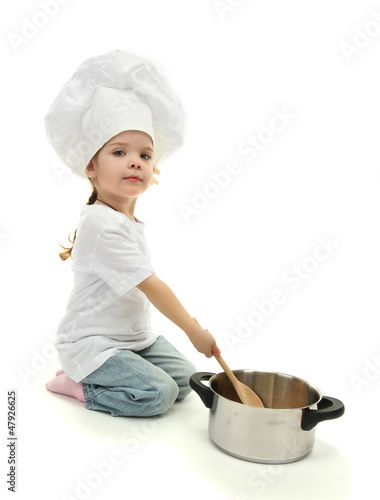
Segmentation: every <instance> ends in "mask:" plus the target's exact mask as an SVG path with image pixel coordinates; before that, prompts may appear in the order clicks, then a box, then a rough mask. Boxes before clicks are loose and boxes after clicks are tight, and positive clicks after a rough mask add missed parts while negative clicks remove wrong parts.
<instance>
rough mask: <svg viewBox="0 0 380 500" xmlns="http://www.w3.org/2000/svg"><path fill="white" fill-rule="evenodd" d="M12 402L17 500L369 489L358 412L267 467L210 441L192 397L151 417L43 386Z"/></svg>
mask: <svg viewBox="0 0 380 500" xmlns="http://www.w3.org/2000/svg"><path fill="white" fill-rule="evenodd" d="M18 399H19V415H20V417H19V419H18V427H17V432H18V435H19V440H18V457H19V459H18V485H19V486H18V493H19V496H18V498H22V499H24V498H25V499H26V498H31V497H34V495H36V496H37V495H38V498H40V499H41V500H44V499H49V500H51V499H59V500H72V499H73V498H74V499H86V498H91V499H98V498H99V499H102V498H133V499H134V500H139V499H150V498H165V499H179V498H180V499H189V500H190V499H191V500H193V499H194V498H208V499H210V500H224V499H233V500H249V499H251V498H252V499H253V498H254V499H260V500H261V499H263V500H264V499H265V500H269V499H273V500H278V499H281V500H286V499H289V500H290V499H291V500H321V499H323V500H330V499H331V500H348V499H350V498H355V499H356V498H364V497H363V493H364V492H366V491H367V492H368V493H369V492H370V491H371V490H372V491H373V488H374V487H375V486H374V483H375V480H376V471H375V467H376V465H375V463H372V464H371V462H370V463H369V464H367V463H366V456H367V455H366V453H367V452H364V450H363V452H362V453H361V452H359V449H360V443H362V444H365V443H368V439H369V437H370V434H371V432H372V429H371V425H370V424H371V422H368V421H367V424H368V425H367V426H364V425H363V427H361V430H360V432H361V434H360V435H359V434H358V432H359V426H358V422H359V411H357V412H356V411H355V408H350V411H349V412H347V411H346V414H345V415H344V416H343V417H341V418H340V419H337V420H335V421H330V422H323V423H321V424H319V425H318V427H317V439H316V442H315V445H314V449H313V451H312V453H311V454H310V455H309V456H308V457H306V458H305V459H303V460H300V461H299V462H295V463H293V464H286V465H264V464H254V463H250V462H247V461H243V460H239V459H236V458H234V457H231V456H229V455H227V454H225V453H223V452H221V451H220V450H219V449H218V448H216V447H215V446H214V445H213V444H212V443H211V441H210V440H209V438H208V432H207V424H208V410H207V409H206V408H205V407H204V406H203V403H202V402H201V400H200V399H199V397H198V396H197V395H196V394H195V393H192V394H191V395H190V396H189V397H188V398H187V399H186V400H185V401H183V402H182V403H178V404H175V405H174V407H173V408H172V409H171V410H170V411H169V412H168V413H167V414H166V415H164V416H161V417H156V418H147V419H132V418H113V417H111V416H110V415H108V414H106V413H101V412H92V411H88V410H86V409H85V408H84V407H83V405H82V404H81V403H79V402H77V401H76V400H74V399H71V398H67V397H65V396H58V395H55V394H52V393H49V392H48V391H47V390H45V388H44V386H43V380H42V378H39V379H38V381H37V382H36V384H34V385H31V386H30V387H29V388H28V390H23V391H22V393H21V394H19V397H18ZM373 420H374V423H375V418H374V419H373ZM355 422H356V424H355ZM366 429H367V430H366ZM369 449H370V447H368V451H369ZM371 467H373V472H371ZM354 481H355V484H354ZM112 495H114V497H112ZM131 495H132V496H131ZM372 498H374V497H373V496H372Z"/></svg>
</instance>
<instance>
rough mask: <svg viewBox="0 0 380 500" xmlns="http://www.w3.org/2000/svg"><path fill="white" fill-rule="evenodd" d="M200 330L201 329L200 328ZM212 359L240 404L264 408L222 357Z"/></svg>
mask: <svg viewBox="0 0 380 500" xmlns="http://www.w3.org/2000/svg"><path fill="white" fill-rule="evenodd" d="M193 320H194V321H195V322H196V323H197V325H199V326H201V325H200V324H199V323H198V321H197V320H196V319H195V318H193ZM201 328H202V327H201ZM214 358H215V359H216V360H217V362H218V363H219V364H220V366H221V367H222V368H223V370H224V371H225V373H226V375H227V377H228V378H229V379H230V381H231V383H232V385H233V386H234V388H235V391H236V392H237V394H238V396H239V398H240V400H241V402H242V403H243V404H245V405H249V406H258V407H260V408H265V407H264V404H263V402H262V401H261V399H260V398H259V396H258V395H257V394H256V393H255V392H254V391H253V390H252V389H251V388H250V387H248V386H247V385H245V384H243V383H242V382H240V380H238V379H237V378H236V376H235V374H234V373H233V371H232V370H231V369H230V367H229V366H228V365H227V363H226V362H225V361H224V359H223V358H222V356H220V354H219V355H217V354H214Z"/></svg>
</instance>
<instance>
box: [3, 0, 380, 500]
mask: <svg viewBox="0 0 380 500" xmlns="http://www.w3.org/2000/svg"><path fill="white" fill-rule="evenodd" d="M43 5H45V8H44V7H43ZM1 9H2V12H1V19H2V41H1V56H2V57H1V60H2V79H1V81H2V92H1V97H2V99H1V109H2V123H3V126H2V148H1V160H2V161H1V163H2V168H1V188H2V189H1V196H0V203H1V219H0V234H1V237H0V259H1V276H2V278H1V281H2V287H1V288H2V300H1V307H2V313H1V320H2V325H1V333H2V338H3V339H4V340H5V348H3V349H2V359H3V360H2V367H4V371H3V372H2V373H3V374H5V376H6V379H5V380H4V379H3V381H2V385H3V384H4V387H3V390H2V392H1V394H2V400H3V401H2V409H3V413H2V415H3V416H2V419H1V421H2V422H3V424H2V425H3V431H2V451H1V459H2V464H3V467H2V471H3V472H2V478H1V481H2V483H1V489H2V491H6V487H7V485H6V479H5V471H7V470H8V465H7V464H6V461H7V456H8V455H7V448H6V444H7V440H6V438H7V430H6V427H5V426H6V411H7V409H6V391H7V390H11V389H15V390H16V391H17V394H18V415H17V434H18V448H17V453H18V469H17V471H18V493H19V498H23V499H24V498H25V499H26V498H31V497H32V496H33V497H34V496H37V495H38V497H39V498H41V499H45V498H46V499H50V500H51V499H59V500H61V499H65V498H66V499H67V498H93V499H98V498H134V499H137V500H138V499H149V498H167V499H177V498H181V499H182V498H183V499H193V498H199V497H201V498H209V499H210V500H225V499H233V500H248V499H251V498H255V499H279V498H281V499H288V498H289V499H292V500H314V499H315V500H319V499H321V498H323V499H325V500H327V499H334V500H338V499H339V500H340V499H342V500H343V499H344V500H346V499H349V498H354V499H358V498H365V497H367V496H369V495H371V497H374V496H376V493H375V491H377V490H378V483H377V470H378V466H377V465H376V461H377V462H378V456H377V450H378V446H379V433H378V415H377V414H376V410H377V411H378V410H379V403H378V399H379V383H380V370H379V368H380V344H379V339H378V338H379V334H378V332H379V329H378V328H379V319H378V303H379V293H378V284H379V265H378V256H379V250H380V248H379V236H378V211H379V193H378V187H379V132H380V131H379V116H380V104H379V88H380V73H379V57H380V4H379V3H376V2H370V1H364V0H363V1H361V2H354V1H347V0H345V1H343V0H339V1H338V0H336V1H334V2H331V1H326V0H323V1H320V2H317V3H315V2H314V3H312V2H305V1H301V0H297V1H296V0H288V1H287V2H284V1H281V0H276V1H274V0H272V1H268V2H256V1H252V2H249V1H248V0H245V1H244V0H242V1H239V0H235V1H233V0H224V1H222V0H221V1H220V2H218V3H217V2H213V1H212V0H193V1H191V2H190V1H189V2H180V1H175V0H160V1H159V2H158V1H154V0H140V1H139V2H134V1H122V0H107V2H100V1H94V0H81V1H77V2H75V1H74V0H72V1H66V2H57V1H53V0H51V1H49V2H48V1H47V0H46V1H45V2H44V1H40V2H38V1H18V2H13V3H10V2H5V3H3V4H2V7H1ZM44 12H45V13H44ZM46 12H48V13H46ZM376 16H377V17H378V19H379V21H376V20H375V18H376ZM33 26H34V28H33ZM36 26H38V27H36ZM17 37H18V38H17ZM116 48H120V49H123V50H126V51H129V52H132V53H136V54H138V55H140V56H143V57H146V58H148V59H150V60H151V61H152V62H154V63H155V64H156V65H157V66H158V67H159V68H160V69H161V71H162V72H163V73H164V75H165V76H166V78H167V79H168V82H169V83H170V85H171V87H172V88H173V89H174V90H175V91H176V93H177V94H178V95H179V97H180V99H181V102H182V104H183V106H184V109H185V112H186V136H185V144H184V146H183V147H182V148H181V149H180V150H178V152H176V153H175V154H174V155H173V156H172V158H171V159H170V160H168V161H167V162H166V164H164V165H163V166H162V169H161V172H162V173H161V176H160V179H159V180H160V184H159V185H158V186H153V187H152V188H151V189H150V190H149V191H148V192H147V193H146V194H145V195H144V196H143V198H142V199H141V200H140V201H139V203H138V205H137V210H136V216H137V217H139V218H140V219H142V220H144V221H145V222H146V224H147V233H148V237H149V242H150V247H151V253H152V256H153V264H154V267H155V269H156V272H157V274H158V276H160V277H161V278H162V279H163V280H164V281H166V282H167V283H168V284H169V285H170V286H171V287H172V288H173V290H174V291H175V293H176V294H177V295H178V297H179V298H180V300H181V301H182V302H183V304H184V305H185V307H186V308H187V309H188V310H189V312H190V313H191V314H192V315H194V316H195V317H196V318H197V319H198V321H199V322H200V323H201V324H202V325H203V326H204V327H205V328H208V329H209V330H210V331H211V332H212V333H213V334H214V335H215V337H216V338H217V340H218V343H219V346H220V347H221V349H222V351H223V355H224V358H225V360H226V361H227V362H228V363H229V364H230V365H231V367H232V368H233V369H239V368H252V369H253V368H256V369H267V370H273V371H282V372H285V373H290V374H293V375H297V376H300V377H302V378H305V379H306V380H309V381H310V382H312V383H314V384H315V385H317V386H318V387H319V388H320V389H321V391H322V392H323V393H324V394H326V395H330V396H335V397H337V398H339V399H341V400H342V401H344V403H345V406H346V413H345V415H344V416H343V417H342V418H340V419H338V420H333V421H329V422H323V423H321V424H319V425H318V427H317V439H316V443H315V446H314V450H313V452H312V454H311V455H310V456H309V457H307V458H306V459H304V460H302V461H300V462H298V463H294V464H289V465H286V466H277V467H274V466H267V465H260V464H252V463H249V462H245V461H241V460H237V459H235V458H233V457H230V456H228V455H226V454H225V453H222V452H220V451H219V450H218V449H216V448H215V447H214V446H213V445H212V444H211V443H210V442H209V440H208V434H207V422H208V410H207V409H206V408H205V407H204V406H203V404H202V402H201V400H200V399H199V398H198V396H197V395H196V394H195V393H192V394H191V395H190V396H189V398H188V399H187V400H185V401H184V402H183V403H182V404H178V405H175V406H174V407H173V409H172V410H170V412H169V413H168V414H167V415H165V416H164V417H161V418H156V419H145V420H144V419H137V420H133V419H127V418H119V419H117V418H112V417H111V416H109V415H107V414H102V413H97V412H90V411H87V410H85V409H84V408H83V407H82V405H81V404H80V403H78V402H77V401H74V400H72V399H70V398H66V397H63V396H56V395H54V394H51V393H48V391H46V390H45V383H46V381H47V380H48V379H49V378H50V377H52V376H53V375H54V373H55V370H56V369H57V368H59V364H58V360H57V358H56V356H55V355H54V352H53V348H52V339H53V337H54V334H55V330H56V327H57V325H58V322H59V321H60V319H61V317H62V315H63V313H64V310H65V305H66V300H67V297H68V294H69V292H70V290H71V285H72V274H71V269H70V263H69V262H65V263H62V262H61V261H60V260H59V258H58V253H57V252H58V249H59V245H58V243H59V241H62V242H63V241H67V235H68V234H69V233H70V232H71V231H73V230H74V229H75V227H76V224H77V222H78V217H79V209H80V206H81V205H82V204H84V203H85V202H86V201H87V198H88V196H89V193H90V190H89V185H88V184H87V181H82V180H80V179H79V178H76V177H74V176H73V175H72V174H70V173H67V172H66V171H65V170H64V169H62V167H60V166H59V160H58V158H57V156H56V154H55V152H54V150H53V149H52V148H51V146H50V145H49V144H48V143H47V141H46V137H45V130H44V123H43V117H44V115H45V113H46V111H47V109H48V107H49V106H50V104H51V102H52V101H53V99H54V98H55V97H56V95H57V93H58V92H59V90H60V89H61V87H62V85H63V84H64V83H65V82H66V80H67V79H68V78H69V77H70V76H71V75H72V73H73V72H74V70H75V69H76V68H77V66H78V65H79V64H80V63H82V61H83V60H85V59H86V58H88V57H91V56H94V55H98V54H102V53H106V52H109V51H111V50H114V49H116ZM274 110H277V112H283V113H284V112H286V113H287V114H288V115H289V116H290V115H291V116H292V118H291V119H289V123H288V124H286V126H284V127H282V128H283V130H282V131H277V132H275V133H272V136H270V135H268V134H270V132H268V128H267V127H268V126H269V124H270V123H273V122H271V120H272V118H273V117H274V116H275V111H274ZM276 123H277V125H278V124H279V122H276ZM250 136H251V137H254V136H256V137H258V138H259V139H258V140H259V143H260V145H261V146H260V150H259V151H257V154H256V156H255V158H253V159H252V158H250V156H253V153H252V155H248V154H247V153H245V154H244V152H243V150H244V143H245V142H246V141H247V140H248V137H250ZM260 141H261V142H260ZM265 141H266V142H265ZM242 145H243V146H242ZM231 162H234V163H235V164H237V165H238V173H237V174H236V175H234V176H230V179H227V180H226V181H225V185H224V187H219V188H218V187H217V185H216V184H214V185H211V184H210V183H212V182H214V181H212V177H211V175H210V173H214V176H215V175H217V174H218V175H219V176H221V175H222V173H221V172H222V171H226V168H227V165H228V164H230V163H231ZM224 179H226V178H225V177H224ZM200 196H203V198H202V200H203V201H200ZM197 203H198V205H197V206H198V212H197V213H195V212H196V211H195V210H194V207H195V205H194V204H197ZM199 203H203V204H202V206H200V205H199ZM184 206H186V207H187V210H188V209H189V207H190V208H191V207H192V208H193V211H194V213H193V214H192V215H191V216H190V217H188V218H187V219H186V218H185V217H184V215H183V213H184V212H183V210H184ZM321 241H324V242H330V253H327V252H323V251H322V250H321V249H320V248H319V246H320V242H321ZM315 256H318V260H316V259H315ZM322 257H323V258H322ZM293 266H299V269H300V270H301V273H302V278H298V279H296V278H295V274H294V273H295V269H296V268H294V267H293ZM286 277H287V278H288V280H287V279H286ZM290 278H293V281H289V280H290ZM275 290H279V291H280V292H281V297H282V299H283V300H282V303H281V304H275V305H273V306H271V307H270V306H269V305H268V302H265V301H268V299H270V297H271V295H272V294H273V293H280V292H274V291H275ZM255 301H256V302H255ZM260 303H261V304H267V309H266V311H267V313H266V316H265V317H264V316H261V321H260V316H259V315H258V314H259V310H258V306H259V305H260ZM152 317H153V327H154V328H155V330H156V331H157V332H159V333H164V334H165V335H166V336H167V338H168V339H169V340H170V341H172V342H173V343H174V344H175V345H176V346H177V348H179V349H181V350H182V351H183V352H184V353H185V354H186V355H187V356H188V357H189V358H190V359H191V360H192V361H193V362H194V363H195V364H196V365H197V367H198V368H199V370H202V371H203V370H204V371H211V372H219V371H220V368H219V366H218V365H217V363H216V361H215V360H213V359H206V358H205V357H204V356H202V355H200V354H199V353H197V352H196V351H195V349H194V348H193V347H192V345H191V344H190V342H189V341H188V340H187V338H186V336H185V334H183V332H182V331H180V330H179V329H178V328H177V327H175V326H174V325H173V324H171V323H170V322H169V321H168V320H166V319H165V318H164V317H162V316H161V315H160V314H159V313H158V312H157V311H153V312H152ZM252 318H256V321H257V323H256V325H255V327H253V326H249V323H247V321H249V320H251V321H255V320H252ZM257 318H259V319H257ZM244 321H245V322H246V323H245V330H244V331H243V327H242V325H243V322H244ZM259 323H260V324H259ZM243 334H244V336H243ZM243 337H244V338H243ZM102 467H103V468H102ZM100 471H102V472H100ZM86 484H87V486H84V485H86ZM7 494H8V495H10V493H8V492H7Z"/></svg>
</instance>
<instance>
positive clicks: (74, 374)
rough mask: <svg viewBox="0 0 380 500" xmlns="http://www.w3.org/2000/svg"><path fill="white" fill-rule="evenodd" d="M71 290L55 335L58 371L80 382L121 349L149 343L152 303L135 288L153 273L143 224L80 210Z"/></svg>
mask: <svg viewBox="0 0 380 500" xmlns="http://www.w3.org/2000/svg"><path fill="white" fill-rule="evenodd" d="M72 258H73V263H72V270H73V271H74V287H73V290H72V292H71V294H70V297H69V300H68V304H67V309H66V314H65V315H64V317H63V318H62V320H61V322H60V324H59V326H58V332H57V340H56V347H57V351H58V357H59V359H60V362H61V364H62V368H63V369H64V370H65V372H66V374H67V375H68V376H69V377H70V378H71V379H73V380H75V382H79V381H80V380H82V379H83V378H85V377H86V376H87V375H89V374H90V373H92V372H93V371H94V370H96V369H97V368H99V366H101V365H102V364H103V363H104V362H105V361H106V360H107V359H108V358H109V357H110V356H112V355H113V354H115V353H116V352H117V351H119V350H120V349H132V350H134V351H139V350H141V349H145V348H146V347H148V346H150V345H151V344H153V342H154V341H155V340H156V339H157V335H156V334H155V333H153V332H152V330H151V327H150V302H149V300H148V299H147V298H146V296H145V294H144V293H142V292H141V291H140V290H139V289H138V288H136V285H138V284H139V283H141V282H142V281H144V280H145V279H147V278H149V276H151V275H152V274H153V273H154V270H153V268H152V265H151V262H150V255H149V250H148V247H147V244H146V241H145V236H144V224H143V223H142V222H140V221H136V222H135V221H132V220H130V219H129V218H128V217H127V216H126V215H124V214H122V213H121V212H117V211H115V210H113V209H112V208H109V207H107V206H103V205H84V206H83V207H82V208H81V218H80V222H79V225H78V229H77V234H76V239H75V243H74V247H73V250H72Z"/></svg>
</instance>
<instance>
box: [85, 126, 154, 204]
mask: <svg viewBox="0 0 380 500" xmlns="http://www.w3.org/2000/svg"><path fill="white" fill-rule="evenodd" d="M153 153H154V151H153V143H152V139H151V137H150V136H149V135H148V134H146V133H145V132H140V131H137V130H128V131H124V132H121V133H120V134H118V135H115V136H114V137H112V139H110V140H109V141H108V142H106V144H104V146H103V147H102V148H101V149H100V150H99V151H98V152H97V154H96V155H95V156H94V157H93V158H92V160H91V161H90V163H89V164H88V166H87V168H86V174H87V176H88V177H90V178H91V179H92V181H93V182H94V184H95V186H96V188H97V191H98V193H99V196H100V197H101V193H103V194H107V195H109V196H116V197H118V198H131V197H132V198H134V197H136V196H139V195H140V194H142V193H144V192H145V191H146V190H147V189H148V188H149V186H150V185H151V183H152V177H153V173H154V170H155V167H154V160H153Z"/></svg>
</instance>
